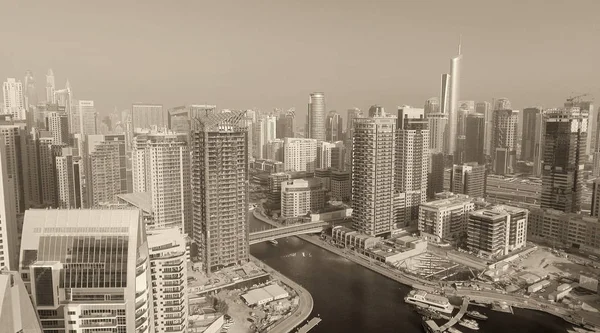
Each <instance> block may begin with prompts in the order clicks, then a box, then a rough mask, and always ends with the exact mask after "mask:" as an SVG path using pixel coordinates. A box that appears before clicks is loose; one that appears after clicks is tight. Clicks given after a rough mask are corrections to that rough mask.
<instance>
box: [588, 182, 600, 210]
mask: <svg viewBox="0 0 600 333" xmlns="http://www.w3.org/2000/svg"><path fill="white" fill-rule="evenodd" d="M590 215H591V216H595V217H598V216H600V178H596V180H594V183H593V184H592V205H591V212H590Z"/></svg>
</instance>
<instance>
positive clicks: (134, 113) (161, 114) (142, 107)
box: [131, 104, 169, 130]
mask: <svg viewBox="0 0 600 333" xmlns="http://www.w3.org/2000/svg"><path fill="white" fill-rule="evenodd" d="M168 123H169V121H168V112H165V111H164V110H163V106H162V104H133V105H132V106H131V125H132V126H133V129H134V130H135V129H136V128H147V129H150V128H152V126H157V127H158V128H166V127H167V126H168Z"/></svg>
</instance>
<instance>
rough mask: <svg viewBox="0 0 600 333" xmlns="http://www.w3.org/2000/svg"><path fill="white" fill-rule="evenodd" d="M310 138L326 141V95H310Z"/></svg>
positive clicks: (320, 93) (316, 93) (318, 93)
mask: <svg viewBox="0 0 600 333" xmlns="http://www.w3.org/2000/svg"><path fill="white" fill-rule="evenodd" d="M307 137H308V138H311V139H316V140H317V141H325V94H324V93H322V92H315V93H312V94H310V98H309V101H308V135H307Z"/></svg>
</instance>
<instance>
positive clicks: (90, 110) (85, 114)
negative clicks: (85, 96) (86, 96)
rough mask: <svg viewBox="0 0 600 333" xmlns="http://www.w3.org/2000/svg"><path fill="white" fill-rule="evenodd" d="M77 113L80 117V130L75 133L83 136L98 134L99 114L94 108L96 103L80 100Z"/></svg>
mask: <svg viewBox="0 0 600 333" xmlns="http://www.w3.org/2000/svg"><path fill="white" fill-rule="evenodd" d="M77 112H78V115H79V123H78V127H79V130H78V131H77V132H73V133H82V134H83V135H91V134H98V125H97V121H98V119H97V118H98V113H97V112H96V108H95V107H94V101H84V100H79V101H78V103H77Z"/></svg>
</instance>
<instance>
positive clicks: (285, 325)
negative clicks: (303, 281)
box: [250, 256, 314, 333]
mask: <svg viewBox="0 0 600 333" xmlns="http://www.w3.org/2000/svg"><path fill="white" fill-rule="evenodd" d="M250 258H251V260H253V261H254V262H255V263H256V264H257V265H258V266H259V267H261V268H262V269H264V270H265V271H267V272H268V273H270V274H271V275H272V276H274V277H276V278H277V279H278V280H279V281H281V282H283V283H284V284H286V285H287V286H289V287H290V288H292V289H294V290H295V291H296V293H297V294H298V297H299V302H298V307H297V308H296V309H295V310H294V311H293V312H292V313H291V314H290V315H288V316H287V317H285V318H284V319H283V320H281V321H279V322H277V323H275V324H274V325H273V326H271V327H270V328H269V329H268V330H267V331H268V332H270V333H288V332H291V331H292V330H293V329H294V328H295V327H296V326H298V325H300V324H301V323H302V322H303V321H305V320H306V319H308V317H309V316H310V313H311V312H312V309H313V305H314V303H313V299H312V296H311V295H310V293H309V292H308V290H306V289H304V287H302V286H301V285H299V284H297V283H296V282H294V281H292V280H290V279H289V278H287V277H286V276H285V275H283V274H281V273H279V272H278V271H276V270H275V269H273V268H271V267H270V266H268V265H267V264H265V263H264V262H262V261H260V260H258V259H257V258H255V257H254V256H250Z"/></svg>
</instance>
